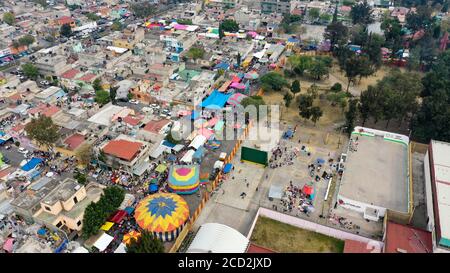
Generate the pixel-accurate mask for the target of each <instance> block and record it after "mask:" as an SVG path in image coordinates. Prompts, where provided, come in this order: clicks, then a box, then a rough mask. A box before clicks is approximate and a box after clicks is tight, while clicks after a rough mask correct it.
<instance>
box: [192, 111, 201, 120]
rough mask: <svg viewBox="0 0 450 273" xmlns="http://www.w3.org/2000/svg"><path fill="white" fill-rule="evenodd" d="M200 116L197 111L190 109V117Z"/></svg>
mask: <svg viewBox="0 0 450 273" xmlns="http://www.w3.org/2000/svg"><path fill="white" fill-rule="evenodd" d="M199 116H200V114H199V112H198V111H192V114H191V119H197V118H198V117H199Z"/></svg>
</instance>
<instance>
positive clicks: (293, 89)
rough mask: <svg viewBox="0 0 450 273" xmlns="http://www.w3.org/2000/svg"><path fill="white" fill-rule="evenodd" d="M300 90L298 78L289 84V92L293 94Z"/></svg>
mask: <svg viewBox="0 0 450 273" xmlns="http://www.w3.org/2000/svg"><path fill="white" fill-rule="evenodd" d="M300 91H301V89H300V82H299V81H298V80H294V81H293V82H292V84H291V92H292V93H293V94H294V96H295V95H296V94H297V93H300Z"/></svg>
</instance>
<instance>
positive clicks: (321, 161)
mask: <svg viewBox="0 0 450 273" xmlns="http://www.w3.org/2000/svg"><path fill="white" fill-rule="evenodd" d="M316 162H317V164H323V163H325V160H324V159H322V158H318V159H316Z"/></svg>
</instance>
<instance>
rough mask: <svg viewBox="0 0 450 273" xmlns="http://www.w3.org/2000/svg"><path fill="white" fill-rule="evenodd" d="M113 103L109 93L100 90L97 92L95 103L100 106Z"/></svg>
mask: <svg viewBox="0 0 450 273" xmlns="http://www.w3.org/2000/svg"><path fill="white" fill-rule="evenodd" d="M110 101H111V97H110V96H109V92H108V91H104V90H99V91H96V92H95V102H96V103H98V104H100V105H105V104H107V103H108V102H110Z"/></svg>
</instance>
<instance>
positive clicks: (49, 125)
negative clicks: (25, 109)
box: [25, 115, 60, 147]
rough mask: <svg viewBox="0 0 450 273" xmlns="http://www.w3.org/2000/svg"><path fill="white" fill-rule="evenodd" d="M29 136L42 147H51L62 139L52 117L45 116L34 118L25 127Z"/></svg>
mask: <svg viewBox="0 0 450 273" xmlns="http://www.w3.org/2000/svg"><path fill="white" fill-rule="evenodd" d="M25 132H26V133H27V136H28V137H29V138H30V139H32V140H34V141H36V142H37V143H38V144H39V145H40V146H46V147H51V146H53V145H54V144H55V143H56V142H57V141H58V139H59V138H60V135H59V129H58V126H56V125H55V124H54V123H53V121H52V119H51V118H50V117H47V116H45V115H41V116H39V118H37V119H36V118H33V119H32V120H31V121H30V122H29V123H27V125H26V126H25Z"/></svg>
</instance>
